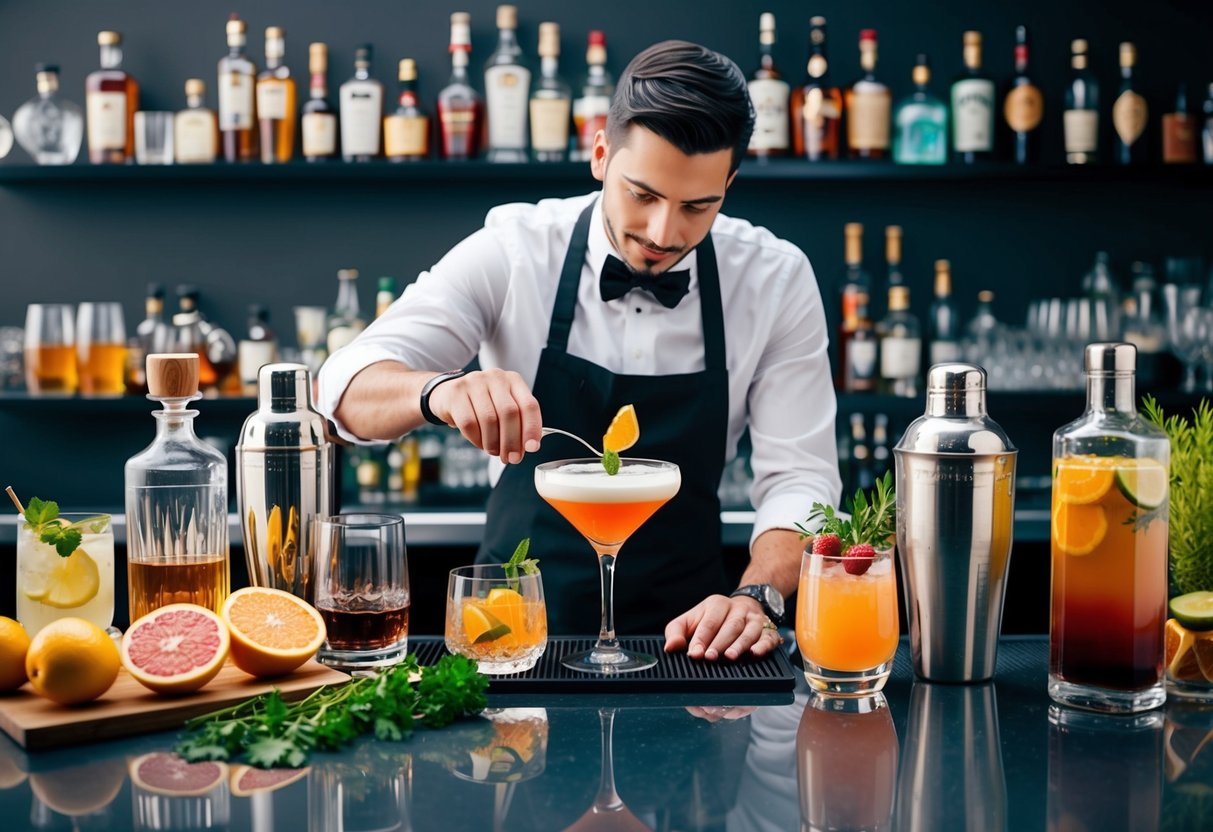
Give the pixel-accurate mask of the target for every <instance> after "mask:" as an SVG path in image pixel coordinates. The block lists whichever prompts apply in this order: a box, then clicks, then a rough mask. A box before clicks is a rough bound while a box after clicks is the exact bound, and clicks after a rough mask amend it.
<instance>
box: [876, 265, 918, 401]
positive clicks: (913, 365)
mask: <svg viewBox="0 0 1213 832" xmlns="http://www.w3.org/2000/svg"><path fill="white" fill-rule="evenodd" d="M876 338H877V340H878V342H879V347H878V349H879V351H880V384H879V386H880V389H881V391H882V392H884V393H890V394H892V395H894V396H904V397H905V398H910V399H912V398H915V397H916V396H917V395H918V378H919V376H920V375H922V329H921V327H920V326H919V324H918V318H917V317H915V316H914V313H912V312H911V311H910V289H909V287H908V286H890V287H889V311H888V314H886V315H885V316H884V318H883V319H881V321H880V323H878V324H877V325H876Z"/></svg>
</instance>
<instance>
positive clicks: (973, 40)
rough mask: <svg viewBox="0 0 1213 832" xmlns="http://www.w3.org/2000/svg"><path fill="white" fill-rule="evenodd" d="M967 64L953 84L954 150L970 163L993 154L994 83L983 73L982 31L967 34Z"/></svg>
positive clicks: (965, 47) (959, 159)
mask: <svg viewBox="0 0 1213 832" xmlns="http://www.w3.org/2000/svg"><path fill="white" fill-rule="evenodd" d="M964 63H965V71H964V72H963V73H962V74H961V76H960V77H959V78H957V79H956V81H955V82H954V83H953V84H952V150H953V152H954V155H953V158H954V159H956V160H957V161H960V162H965V163H968V164H971V163H973V162H977V161H981V160H985V159H990V158H992V157H993V155H994V82H993V81H992V80H991V79H990V77H989V76H988V75H985V74H984V73H983V72H982V71H981V32H972V31H970V32H965V33H964Z"/></svg>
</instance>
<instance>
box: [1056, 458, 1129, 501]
mask: <svg viewBox="0 0 1213 832" xmlns="http://www.w3.org/2000/svg"><path fill="white" fill-rule="evenodd" d="M1115 480H1116V469H1115V468H1113V467H1111V466H1109V465H1106V464H1099V463H1096V462H1092V463H1090V464H1087V463H1086V462H1085V461H1080V462H1076V461H1074V460H1067V461H1066V462H1063V463H1062V464H1061V465H1060V466H1059V467H1058V470H1057V481H1056V482H1055V483H1054V485H1053V487H1054V488H1056V489H1057V496H1058V497H1059V498H1060V499H1061V501H1062V502H1063V503H1072V504H1076V505H1087V504H1090V503H1095V502H1098V501H1099V500H1100V499H1102V498H1103V496H1104V495H1105V494H1107V493H1108V489H1110V488H1111V487H1112V483H1113V482H1115Z"/></svg>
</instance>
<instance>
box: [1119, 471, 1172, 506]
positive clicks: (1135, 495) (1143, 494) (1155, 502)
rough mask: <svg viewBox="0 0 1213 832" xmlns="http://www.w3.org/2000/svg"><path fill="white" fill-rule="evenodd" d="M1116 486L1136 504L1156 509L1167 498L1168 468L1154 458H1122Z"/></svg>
mask: <svg viewBox="0 0 1213 832" xmlns="http://www.w3.org/2000/svg"><path fill="white" fill-rule="evenodd" d="M1116 487H1117V488H1119V489H1120V493H1121V494H1124V495H1125V498H1126V499H1127V500H1128V501H1129V502H1130V503H1132V504H1133V505H1135V506H1138V507H1139V508H1144V509H1146V510H1149V509H1155V508H1158V507H1159V506H1161V505H1162V503H1163V500H1165V499H1167V469H1166V468H1165V467H1164V466H1162V465H1161V464H1159V463H1158V462H1157V461H1156V460H1153V459H1134V460H1121V461H1120V463H1119V464H1118V465H1117V466H1116Z"/></svg>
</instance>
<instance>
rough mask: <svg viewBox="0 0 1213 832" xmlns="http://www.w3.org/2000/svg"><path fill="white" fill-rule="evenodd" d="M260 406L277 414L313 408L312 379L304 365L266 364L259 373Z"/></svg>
mask: <svg viewBox="0 0 1213 832" xmlns="http://www.w3.org/2000/svg"><path fill="white" fill-rule="evenodd" d="M257 390H258V396H257V397H258V399H259V404H260V405H261V406H262V407H265V406H266V405H269V407H270V409H271V410H273V411H275V412H284V411H285V412H289V411H293V410H307V409H309V408H310V406H311V398H312V396H311V377H310V374H309V373H308V369H307V367H306V366H305V365H303V364H287V363H278V364H266V365H264V366H262V367H261V369H260V370H258V372H257Z"/></svg>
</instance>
